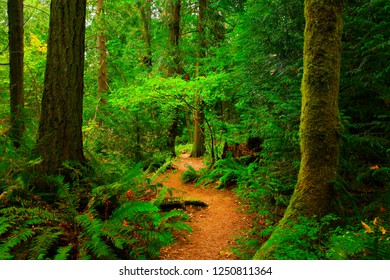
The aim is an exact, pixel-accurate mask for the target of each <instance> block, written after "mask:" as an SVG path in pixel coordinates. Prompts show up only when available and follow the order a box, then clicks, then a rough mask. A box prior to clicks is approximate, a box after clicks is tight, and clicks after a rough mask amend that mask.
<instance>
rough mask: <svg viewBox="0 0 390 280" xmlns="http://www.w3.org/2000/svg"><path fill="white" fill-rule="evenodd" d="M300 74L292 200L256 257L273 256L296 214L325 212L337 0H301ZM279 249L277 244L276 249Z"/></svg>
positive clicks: (335, 149) (332, 171)
mask: <svg viewBox="0 0 390 280" xmlns="http://www.w3.org/2000/svg"><path fill="white" fill-rule="evenodd" d="M305 17H306V27H305V44H304V73H303V79H302V86H301V91H302V110H301V125H300V143H301V166H300V170H299V175H298V183H297V185H296V187H295V191H294V194H293V196H292V198H291V200H290V204H289V206H288V208H287V210H286V212H285V215H284V217H283V219H282V220H281V221H280V223H279V225H278V227H277V228H276V229H275V232H274V233H273V234H272V235H271V237H270V239H269V240H268V241H267V242H266V243H265V244H264V245H263V246H262V247H261V248H260V250H259V251H258V252H257V253H256V255H255V259H272V258H275V254H277V253H278V246H283V245H278V244H280V241H281V240H282V239H283V236H284V233H285V232H286V231H291V230H292V226H293V224H294V223H296V222H297V217H299V216H305V217H309V218H310V217H317V218H319V217H321V216H323V215H325V214H327V213H328V212H329V210H330V209H329V205H330V201H331V188H332V185H331V182H330V181H331V180H332V179H335V178H336V174H337V162H338V156H339V136H340V133H341V131H340V125H339V111H338V92H339V81H340V53H341V32H342V3H341V0H329V1H322V0H306V1H305ZM279 249H280V248H279Z"/></svg>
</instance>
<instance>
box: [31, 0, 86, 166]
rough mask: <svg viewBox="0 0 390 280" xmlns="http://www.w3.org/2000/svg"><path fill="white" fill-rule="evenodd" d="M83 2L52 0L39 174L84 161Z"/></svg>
mask: <svg viewBox="0 0 390 280" xmlns="http://www.w3.org/2000/svg"><path fill="white" fill-rule="evenodd" d="M86 2H87V1H86V0H52V1H51V6H50V27H49V39H48V53H47V62H46V72H45V82H44V91H43V97H42V113H41V118H40V123H39V131H38V139H37V145H36V150H37V153H38V154H39V155H40V156H41V157H42V159H43V161H42V163H41V165H40V171H41V172H44V173H46V174H55V173H60V172H61V170H60V169H61V166H62V163H63V162H64V161H77V162H80V163H82V162H84V154H83V142H82V131H81V129H82V115H83V114H82V109H83V107H82V106H83V92H84V81H83V78H84V55H85V54H84V49H85V44H84V42H85V15H86Z"/></svg>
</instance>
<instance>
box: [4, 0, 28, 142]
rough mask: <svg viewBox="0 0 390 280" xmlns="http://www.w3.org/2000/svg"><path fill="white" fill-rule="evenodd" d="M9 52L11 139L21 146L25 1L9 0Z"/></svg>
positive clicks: (23, 128)
mask: <svg viewBox="0 0 390 280" xmlns="http://www.w3.org/2000/svg"><path fill="white" fill-rule="evenodd" d="M7 8H8V26H9V52H10V72H9V73H10V75H9V76H10V138H11V141H12V142H13V144H14V146H15V147H19V146H20V142H21V139H22V137H23V132H24V130H25V124H24V120H23V109H24V88H23V86H24V85H23V83H24V73H23V66H24V64H23V59H24V38H23V37H24V36H23V35H24V28H23V25H24V20H23V0H8V1H7Z"/></svg>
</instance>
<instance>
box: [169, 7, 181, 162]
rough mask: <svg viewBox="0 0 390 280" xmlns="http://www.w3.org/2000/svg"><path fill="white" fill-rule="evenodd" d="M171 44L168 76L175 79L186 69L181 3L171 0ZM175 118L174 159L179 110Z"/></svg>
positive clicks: (172, 135) (172, 131) (172, 133)
mask: <svg viewBox="0 0 390 280" xmlns="http://www.w3.org/2000/svg"><path fill="white" fill-rule="evenodd" d="M168 10H169V19H168V21H169V24H168V25H169V44H170V57H171V58H172V62H171V63H170V64H169V65H168V76H170V77H174V76H178V75H183V74H184V68H183V65H182V63H181V58H180V51H179V42H180V18H181V16H180V15H181V1H180V0H169V3H168ZM173 114H174V115H173V118H172V123H171V125H170V127H169V128H168V132H169V137H168V149H169V151H170V154H171V156H172V157H175V156H176V152H175V141H176V136H177V133H178V130H177V128H178V126H179V109H178V108H177V107H175V108H173Z"/></svg>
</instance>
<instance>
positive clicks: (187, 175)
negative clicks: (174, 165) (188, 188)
mask: <svg viewBox="0 0 390 280" xmlns="http://www.w3.org/2000/svg"><path fill="white" fill-rule="evenodd" d="M199 176H200V175H199V173H198V172H197V171H196V170H195V169H194V167H193V166H191V165H189V166H188V170H186V171H184V172H183V173H182V174H181V175H180V179H181V180H182V181H183V182H184V183H195V182H196V181H197V180H198V179H199Z"/></svg>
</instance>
